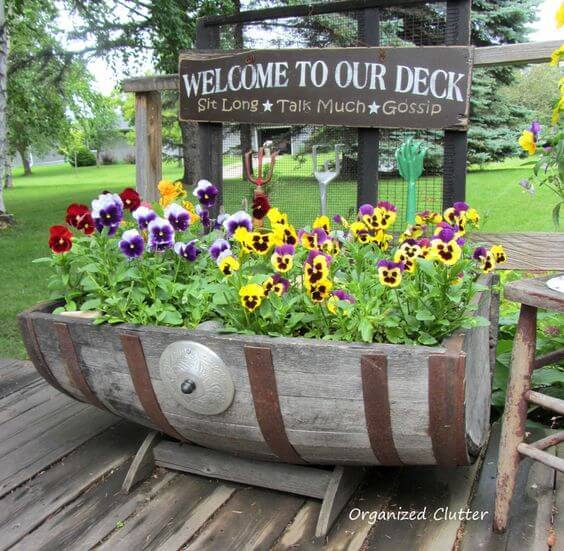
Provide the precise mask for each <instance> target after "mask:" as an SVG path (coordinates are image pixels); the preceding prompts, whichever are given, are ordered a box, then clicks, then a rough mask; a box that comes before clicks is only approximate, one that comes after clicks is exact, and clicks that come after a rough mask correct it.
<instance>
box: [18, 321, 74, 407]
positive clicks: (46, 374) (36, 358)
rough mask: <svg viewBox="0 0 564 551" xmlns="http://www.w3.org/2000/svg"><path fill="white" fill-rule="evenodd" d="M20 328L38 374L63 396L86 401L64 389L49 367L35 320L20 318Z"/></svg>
mask: <svg viewBox="0 0 564 551" xmlns="http://www.w3.org/2000/svg"><path fill="white" fill-rule="evenodd" d="M20 328H21V332H22V335H23V340H24V344H25V347H26V350H27V353H28V354H29V357H30V359H31V361H32V362H33V365H34V367H35V369H36V370H37V372H38V373H39V374H40V375H41V376H42V377H43V378H44V379H45V380H46V381H47V382H48V383H49V384H50V385H51V386H52V387H53V388H55V389H57V390H58V391H59V392H62V393H63V394H66V395H67V396H69V397H70V398H72V399H73V400H78V401H80V402H82V401H84V400H81V399H80V398H78V397H77V396H74V395H73V394H71V393H70V392H69V391H68V390H67V389H66V388H64V387H63V386H62V385H61V383H59V381H57V379H56V378H55V376H54V375H53V373H52V372H51V370H50V369H49V366H48V364H47V362H46V360H45V357H44V356H43V353H42V352H41V346H40V344H39V339H38V338H37V332H36V331H35V326H34V324H33V319H32V318H30V317H28V316H27V315H26V317H24V318H20Z"/></svg>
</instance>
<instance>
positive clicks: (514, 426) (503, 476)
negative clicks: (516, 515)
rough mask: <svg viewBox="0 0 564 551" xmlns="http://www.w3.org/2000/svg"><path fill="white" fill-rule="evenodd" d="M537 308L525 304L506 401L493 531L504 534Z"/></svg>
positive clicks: (523, 417) (524, 414)
mask: <svg viewBox="0 0 564 551" xmlns="http://www.w3.org/2000/svg"><path fill="white" fill-rule="evenodd" d="M536 326H537V309H536V308H533V307H532V306H527V305H526V304H523V305H521V312H520V314H519V323H518V324H517V331H516V332H515V341H514V343H513V353H512V356H511V375H510V379H509V385H508V387H507V396H506V398H505V411H504V413H503V425H502V428H501V440H500V444H499V460H498V465H497V481H496V493H495V512H494V521H493V528H494V530H495V531H496V532H503V531H505V529H506V527H507V519H508V515H509V507H510V505H511V498H512V497H513V491H514V490H515V480H516V478H517V471H518V469H519V462H520V460H521V456H520V454H519V452H518V451H517V446H518V445H519V444H520V443H521V442H523V439H524V437H525V422H526V420H527V399H526V398H525V393H526V392H527V391H528V390H530V388H531V374H532V372H533V365H534V361H535V348H536Z"/></svg>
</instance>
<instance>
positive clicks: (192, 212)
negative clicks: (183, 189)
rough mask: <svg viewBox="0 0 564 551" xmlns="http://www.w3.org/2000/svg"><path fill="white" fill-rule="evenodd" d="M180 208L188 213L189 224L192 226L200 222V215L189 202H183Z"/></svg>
mask: <svg viewBox="0 0 564 551" xmlns="http://www.w3.org/2000/svg"><path fill="white" fill-rule="evenodd" d="M182 206H183V207H184V208H185V209H186V210H187V211H188V214H189V215H190V224H194V223H195V222H198V221H199V220H200V215H199V214H198V213H197V212H196V208H195V207H194V204H193V203H192V202H190V201H183V202H182Z"/></svg>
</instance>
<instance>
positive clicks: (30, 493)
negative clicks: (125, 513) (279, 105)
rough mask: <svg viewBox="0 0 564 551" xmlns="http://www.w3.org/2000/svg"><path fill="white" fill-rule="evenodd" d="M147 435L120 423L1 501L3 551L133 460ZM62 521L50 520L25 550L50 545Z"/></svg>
mask: <svg viewBox="0 0 564 551" xmlns="http://www.w3.org/2000/svg"><path fill="white" fill-rule="evenodd" d="M144 432H145V431H144V429H142V428H140V427H138V426H135V425H133V424H131V423H125V422H123V423H118V424H117V425H116V426H115V427H112V428H110V429H109V430H106V431H104V432H103V433H102V434H100V435H98V436H96V437H95V438H93V439H92V440H90V441H89V442H87V443H86V444H85V445H84V446H81V447H80V448H79V449H78V450H77V451H75V452H73V453H72V454H70V455H69V456H68V457H67V458H65V459H64V461H61V462H59V463H57V464H56V465H53V466H52V467H51V468H50V469H48V470H47V471H45V472H44V473H42V474H40V475H39V476H37V477H36V478H34V479H33V480H31V481H30V482H29V483H28V484H24V485H23V486H20V487H19V488H17V489H16V490H15V491H13V492H12V493H10V494H8V495H7V496H5V497H4V499H2V500H0V549H2V550H3V549H7V548H8V547H10V546H11V545H13V544H14V543H16V542H18V541H19V540H20V539H22V538H25V536H26V534H28V533H29V532H31V531H32V530H33V529H35V528H36V527H37V526H39V525H40V524H41V523H42V522H43V521H45V519H47V518H48V517H51V515H53V514H54V513H55V512H56V511H58V510H59V509H60V508H61V507H63V506H65V505H66V504H67V503H70V502H71V501H73V500H74V499H75V498H77V497H78V496H79V495H80V494H81V493H82V492H84V491H85V490H86V489H87V488H89V487H90V486H91V485H92V484H93V483H94V482H96V481H97V480H99V479H101V478H102V477H103V476H104V475H105V474H106V473H107V472H108V471H111V470H112V469H115V468H118V467H119V466H120V465H122V464H123V463H124V462H125V461H127V460H128V459H129V458H130V457H132V455H133V454H134V453H135V451H136V449H137V447H138V446H139V444H140V442H141V440H142V437H143V435H144ZM65 511H66V510H65ZM65 516H67V512H65V513H64V514H63V515H62V517H63V518H64V517H65ZM60 518H61V515H55V516H53V517H51V518H50V519H49V521H48V522H47V523H46V524H43V526H42V527H41V529H39V530H37V531H36V532H35V533H34V537H33V538H25V539H24V541H23V543H22V545H23V547H24V548H27V549H34V546H33V542H34V541H41V542H42V544H45V545H47V543H48V542H49V535H50V534H51V533H52V532H53V529H52V528H51V526H52V525H53V524H54V525H56V526H60ZM38 534H39V535H40V539H39V540H38V539H37V535H38ZM57 537H58V536H57Z"/></svg>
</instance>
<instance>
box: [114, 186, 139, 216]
mask: <svg viewBox="0 0 564 551" xmlns="http://www.w3.org/2000/svg"><path fill="white" fill-rule="evenodd" d="M119 196H120V197H121V200H122V201H123V207H124V208H126V209H127V210H130V211H132V212H133V211H134V210H135V209H136V208H137V207H139V205H140V204H141V197H139V194H138V193H137V192H136V191H135V190H134V189H133V188H131V187H127V188H125V189H124V190H123V191H122V192H121V193H120V194H119Z"/></svg>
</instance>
